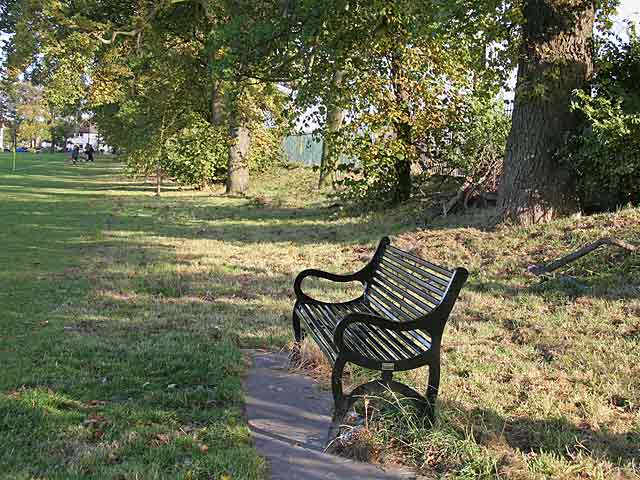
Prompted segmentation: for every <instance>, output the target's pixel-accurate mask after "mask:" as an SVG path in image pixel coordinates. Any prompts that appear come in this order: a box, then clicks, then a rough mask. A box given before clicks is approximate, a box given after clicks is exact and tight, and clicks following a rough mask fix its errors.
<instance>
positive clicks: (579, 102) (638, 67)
mask: <svg viewBox="0 0 640 480" xmlns="http://www.w3.org/2000/svg"><path fill="white" fill-rule="evenodd" d="M597 65H598V73H597V75H596V78H595V80H594V84H593V90H592V92H593V94H589V93H587V92H584V91H578V92H576V100H575V101H574V102H573V103H572V108H573V110H574V111H576V112H579V113H580V114H581V115H582V118H583V121H582V124H581V126H580V128H579V129H578V131H577V132H575V133H574V135H572V136H571V137H570V138H569V140H568V142H567V145H566V146H565V148H563V149H562V150H561V151H560V155H561V156H562V157H563V159H564V161H567V162H569V165H570V166H571V167H572V168H573V169H574V171H575V174H576V178H577V187H578V195H579V198H580V201H581V204H582V208H583V210H584V211H585V212H587V213H591V212H600V211H611V210H615V209H616V208H618V207H620V206H623V205H626V204H629V203H632V204H638V203H640V93H639V90H638V88H637V85H638V82H640V38H638V35H637V33H636V31H635V29H634V28H630V29H629V41H628V42H626V43H624V42H621V41H620V39H619V38H614V39H613V40H611V39H609V40H607V41H604V42H603V43H602V44H601V45H600V49H599V51H598V57H597Z"/></svg>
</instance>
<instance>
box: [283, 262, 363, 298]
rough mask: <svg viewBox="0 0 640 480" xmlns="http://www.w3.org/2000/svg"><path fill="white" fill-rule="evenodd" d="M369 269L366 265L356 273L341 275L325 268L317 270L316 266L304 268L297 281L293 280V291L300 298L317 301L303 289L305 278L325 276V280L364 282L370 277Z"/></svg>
mask: <svg viewBox="0 0 640 480" xmlns="http://www.w3.org/2000/svg"><path fill="white" fill-rule="evenodd" d="M367 271H368V269H367V267H365V268H363V269H362V270H360V271H358V272H356V273H351V274H348V275H339V274H337V273H330V272H325V271H323V270H316V269H315V268H310V269H307V270H303V271H302V272H300V273H299V274H298V276H297V277H296V280H295V282H293V291H294V292H295V293H296V298H297V299H298V300H303V301H305V300H307V301H308V300H311V301H316V300H314V299H313V298H311V297H310V296H309V295H307V294H306V293H304V292H303V291H302V281H303V280H304V279H305V278H307V277H316V278H324V279H325V280H330V281H332V282H339V283H348V282H360V283H363V284H364V283H365V282H366V281H367V279H368V278H369V275H368V274H367Z"/></svg>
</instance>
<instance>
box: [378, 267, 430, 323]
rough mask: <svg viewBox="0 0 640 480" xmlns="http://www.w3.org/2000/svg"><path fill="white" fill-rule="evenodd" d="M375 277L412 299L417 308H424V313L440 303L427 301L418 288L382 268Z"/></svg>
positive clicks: (407, 299)
mask: <svg viewBox="0 0 640 480" xmlns="http://www.w3.org/2000/svg"><path fill="white" fill-rule="evenodd" d="M375 277H376V279H378V280H380V281H383V282H384V283H385V284H387V285H389V287H390V288H392V289H395V291H396V292H398V294H399V295H402V298H403V300H406V301H410V302H411V303H413V305H414V306H415V307H416V308H419V309H420V310H422V312H423V313H422V315H424V314H425V313H429V312H430V311H431V310H433V309H434V308H435V307H436V306H437V305H438V303H440V302H434V301H431V302H430V303H425V302H426V301H427V300H426V298H425V296H424V295H423V294H422V292H421V291H420V290H419V289H418V288H416V287H414V286H413V285H411V284H410V283H408V282H407V281H405V280H403V279H401V278H398V277H396V276H393V275H392V274H389V273H388V272H386V271H384V270H382V269H380V270H378V271H377V272H376V274H375Z"/></svg>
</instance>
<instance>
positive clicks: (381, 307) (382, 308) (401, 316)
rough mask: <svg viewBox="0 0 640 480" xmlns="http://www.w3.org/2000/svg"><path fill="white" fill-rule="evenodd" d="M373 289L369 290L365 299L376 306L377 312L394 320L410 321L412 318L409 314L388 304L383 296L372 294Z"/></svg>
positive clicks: (373, 292)
mask: <svg viewBox="0 0 640 480" xmlns="http://www.w3.org/2000/svg"><path fill="white" fill-rule="evenodd" d="M375 293H376V292H375V291H369V293H368V294H367V301H368V302H369V303H370V304H371V305H374V306H375V307H376V310H377V311H378V314H379V315H381V316H382V317H385V318H388V319H389V320H393V321H394V322H410V321H411V320H413V318H411V316H410V315H408V314H407V313H406V312H403V311H402V310H399V309H398V308H397V307H396V306H395V305H394V304H388V303H387V301H386V299H383V298H384V297H381V296H379V295H374V294H375Z"/></svg>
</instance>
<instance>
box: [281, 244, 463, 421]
mask: <svg viewBox="0 0 640 480" xmlns="http://www.w3.org/2000/svg"><path fill="white" fill-rule="evenodd" d="M468 275H469V274H468V272H467V270H465V269H464V268H457V269H455V270H453V271H451V270H448V269H446V268H442V267H439V266H437V265H434V264H433V263H430V262H428V261H426V260H423V259H422V258H419V257H418V256H416V255H414V254H412V253H409V252H406V251H403V250H400V249H398V248H396V247H394V246H392V245H391V243H390V241H389V238H387V237H384V238H383V239H382V240H381V241H380V244H379V245H378V248H377V250H376V252H375V254H374V255H373V258H372V259H371V261H370V262H369V263H368V264H367V265H366V266H365V267H364V268H362V269H361V270H360V271H358V272H356V273H353V274H351V275H337V274H334V273H328V272H324V271H321V270H315V269H310V270H304V271H302V272H301V273H300V274H299V275H298V276H297V278H296V280H295V283H294V290H295V294H296V303H295V306H294V309H293V330H294V335H295V340H296V348H299V345H300V342H301V341H302V339H303V337H304V335H305V334H306V333H308V334H309V335H310V336H311V337H312V338H313V339H314V340H315V342H316V343H317V344H318V346H319V347H320V349H321V350H322V351H323V352H324V354H325V355H326V356H327V358H328V359H329V360H330V361H331V363H332V365H333V372H332V378H331V386H332V391H333V398H334V402H335V414H334V424H335V423H336V421H340V420H341V418H342V417H343V416H344V414H345V413H346V412H347V411H348V410H349V408H350V407H351V406H352V405H353V403H354V402H355V401H356V400H357V399H358V398H360V397H362V396H364V395H379V394H380V393H382V392H384V391H386V390H392V391H395V392H397V393H399V394H400V395H402V396H404V397H408V398H412V399H415V400H417V401H418V403H419V405H420V406H421V407H423V408H424V409H425V413H426V414H427V415H429V416H430V417H431V418H432V415H433V412H434V406H435V400H436V397H437V395H438V387H439V384H440V342H441V339H442V333H443V330H444V326H445V323H446V321H447V319H448V317H449V313H450V312H451V309H452V308H453V306H454V304H455V302H456V299H457V298H458V294H459V292H460V289H461V288H462V286H463V285H464V283H465V281H466V279H467V277H468ZM307 277H318V278H322V279H326V280H330V281H334V282H354V281H359V282H361V283H362V284H363V287H364V292H363V294H362V295H361V296H360V297H358V298H356V299H354V300H351V301H348V302H342V303H328V302H323V301H319V300H316V299H313V298H311V297H310V296H309V295H307V294H306V293H304V291H303V290H302V282H303V280H304V279H305V278H307ZM294 354H295V350H294ZM348 362H351V363H353V364H356V365H360V366H361V367H364V368H367V369H371V370H378V371H380V372H382V373H381V378H380V379H379V380H375V381H372V382H369V383H365V384H363V385H360V386H358V387H356V388H354V389H353V390H352V391H351V393H350V394H349V395H345V394H344V392H343V388H342V375H343V371H344V367H345V365H346V364H347V363H348ZM425 365H426V366H428V367H429V381H428V387H427V392H426V395H425V396H423V395H421V394H419V393H418V392H416V391H415V390H414V389H412V388H410V387H408V386H407V385H404V384H402V383H399V382H397V381H394V380H393V378H392V377H393V373H394V372H399V371H404V370H412V369H414V368H418V367H422V366H425Z"/></svg>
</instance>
